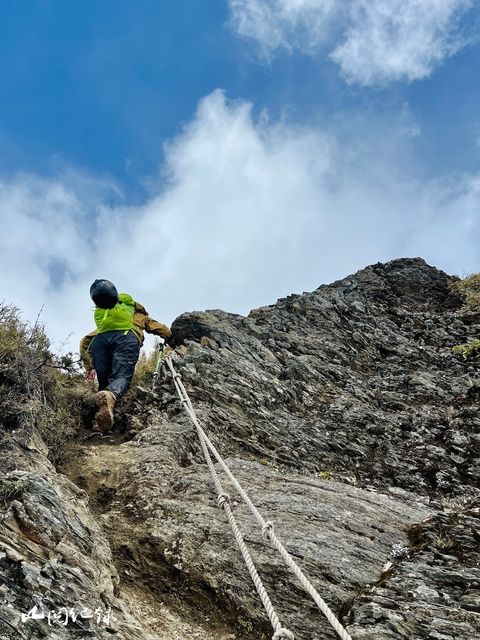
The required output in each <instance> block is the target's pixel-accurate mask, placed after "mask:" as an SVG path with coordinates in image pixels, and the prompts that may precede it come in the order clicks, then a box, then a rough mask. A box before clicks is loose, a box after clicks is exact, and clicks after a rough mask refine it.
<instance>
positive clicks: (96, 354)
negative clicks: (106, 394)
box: [90, 333, 113, 391]
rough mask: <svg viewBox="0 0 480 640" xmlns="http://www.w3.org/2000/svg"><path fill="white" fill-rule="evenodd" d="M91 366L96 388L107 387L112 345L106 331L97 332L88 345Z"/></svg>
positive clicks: (110, 367) (110, 370)
mask: <svg viewBox="0 0 480 640" xmlns="http://www.w3.org/2000/svg"><path fill="white" fill-rule="evenodd" d="M90 353H91V355H92V361H93V366H94V368H95V372H96V374H97V380H98V390H99V391H102V390H103V389H106V388H107V385H108V378H109V376H110V374H111V372H112V359H113V355H112V346H111V344H110V343H109V340H108V335H107V334H106V333H99V334H98V336H95V338H94V339H93V340H92V343H91V345H90Z"/></svg>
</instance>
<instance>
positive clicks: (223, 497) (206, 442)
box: [163, 353, 352, 640]
mask: <svg viewBox="0 0 480 640" xmlns="http://www.w3.org/2000/svg"><path fill="white" fill-rule="evenodd" d="M163 363H164V364H166V366H168V368H169V370H170V373H171V374H172V378H173V383H174V385H175V389H176V391H177V394H178V397H179V398H180V401H181V404H182V406H183V407H184V408H185V411H186V413H187V416H188V418H189V419H190V421H191V422H192V424H193V425H194V427H195V428H196V430H197V434H198V437H199V440H200V444H201V447H202V450H203V454H204V457H205V460H206V462H207V465H208V467H209V469H210V473H211V475H212V478H213V482H214V484H215V487H216V489H217V494H218V504H219V507H220V508H223V510H224V511H225V513H226V515H227V519H228V521H229V523H230V526H231V528H232V530H233V533H234V535H235V539H236V540H237V543H238V546H239V547H240V551H241V553H242V555H243V558H244V560H245V563H246V565H247V568H248V570H249V572H250V575H251V577H252V580H253V582H254V584H255V587H256V589H257V592H258V594H259V596H260V598H261V600H262V603H263V606H264V608H265V610H266V612H267V615H268V617H269V618H270V622H271V623H272V627H273V629H274V632H275V633H274V635H273V637H272V640H280V639H282V638H284V639H286V640H293V638H294V636H293V633H292V632H291V631H289V630H288V629H284V628H282V627H281V625H280V621H279V619H278V616H277V614H276V613H275V610H274V608H273V605H272V603H271V601H270V598H269V596H268V594H267V592H266V590H265V588H264V586H263V583H262V581H261V579H260V577H259V575H258V573H257V571H256V568H255V565H254V564H253V561H252V558H251V556H250V553H249V551H248V548H247V546H246V545H245V542H244V540H243V536H242V534H241V531H240V529H239V527H238V525H237V522H236V520H235V517H234V515H233V512H232V510H231V507H230V498H229V496H228V494H226V493H225V492H224V490H223V487H222V484H221V482H220V478H219V477H218V474H217V471H216V469H215V466H214V464H213V461H212V458H211V454H212V455H213V456H214V458H215V459H216V460H217V461H218V463H219V464H220V466H221V468H222V469H223V471H224V472H225V473H226V474H227V476H228V478H229V479H230V481H231V482H232V484H233V485H234V486H235V488H236V489H237V491H238V493H239V494H240V496H241V497H242V500H243V501H244V502H245V504H246V505H247V507H248V508H249V510H250V512H251V513H252V515H253V516H254V518H255V520H256V521H257V523H258V525H259V526H260V529H261V532H262V536H263V537H264V538H265V539H266V540H268V541H269V542H270V543H271V545H272V547H273V548H274V549H276V550H277V551H278V553H279V554H280V555H281V557H282V558H283V560H284V562H285V564H286V565H287V566H288V567H289V569H290V570H291V571H292V572H293V573H294V574H295V576H296V577H297V579H298V580H299V582H300V584H301V585H302V586H303V588H304V589H305V590H306V591H307V593H308V594H309V595H310V596H311V597H312V599H313V601H314V602H315V604H316V605H317V606H318V608H319V609H320V611H321V612H322V613H323V614H324V616H325V617H326V618H327V620H328V622H329V623H330V624H331V626H332V627H333V629H335V631H336V632H337V634H338V635H339V636H340V638H342V640H352V637H351V636H350V635H349V633H348V632H347V631H346V629H345V628H344V627H343V626H342V624H341V623H340V621H339V620H338V618H337V617H336V616H335V614H334V613H333V611H332V610H331V609H330V607H329V606H328V605H327V603H326V602H325V601H324V600H323V599H322V597H321V596H320V594H319V593H318V591H317V590H316V589H315V587H314V586H313V585H312V583H311V582H310V580H309V579H308V578H307V576H306V575H305V574H304V573H303V571H302V570H301V568H300V567H299V566H298V565H297V563H296V562H295V560H294V559H293V558H292V556H291V555H290V553H289V552H288V551H287V549H286V548H285V547H284V546H283V544H282V543H281V541H280V540H279V538H278V537H277V535H276V533H275V530H274V527H273V524H272V523H271V522H267V521H266V520H265V519H264V518H263V516H262V515H261V513H260V512H259V511H258V509H257V508H256V506H255V505H254V504H253V502H252V500H251V499H250V497H249V495H248V494H247V492H246V491H245V489H244V488H243V487H242V485H241V484H240V482H239V481H238V480H237V478H236V477H235V476H234V475H233V473H232V472H231V470H230V468H229V467H228V466H227V464H226V463H225V461H224V460H223V458H222V457H221V455H220V454H219V453H218V451H217V449H216V448H215V445H214V444H213V443H212V442H211V440H210V439H209V437H208V436H207V434H206V433H205V431H204V430H203V428H202V426H201V424H200V422H199V420H198V418H197V416H196V413H195V410H194V408H193V405H192V403H191V401H190V397H189V395H188V393H187V390H186V389H185V386H184V384H183V381H182V377H181V375H180V374H179V373H178V372H177V371H176V369H175V367H174V364H173V355H172V353H169V354H168V355H167V356H166V357H165V358H164V359H163Z"/></svg>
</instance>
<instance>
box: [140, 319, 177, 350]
mask: <svg viewBox="0 0 480 640" xmlns="http://www.w3.org/2000/svg"><path fill="white" fill-rule="evenodd" d="M145 331H146V332H147V333H153V334H154V335H156V336H160V337H162V338H163V339H164V340H165V342H166V343H167V344H168V345H170V346H174V338H173V334H172V332H171V331H170V329H169V328H168V327H167V325H166V324H162V323H161V322H157V321H156V320H154V319H153V318H150V316H146V318H145Z"/></svg>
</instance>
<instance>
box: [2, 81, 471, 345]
mask: <svg viewBox="0 0 480 640" xmlns="http://www.w3.org/2000/svg"><path fill="white" fill-rule="evenodd" d="M407 124H408V123H407ZM365 130H367V131H369V136H368V137H366V136H365V134H364V131H365ZM360 131H361V135H359V137H358V139H356V138H355V135H356V134H354V133H352V132H345V131H344V132H343V133H342V134H341V135H340V134H337V132H336V131H325V130H319V129H311V128H298V127H293V126H291V125H289V124H288V123H286V122H269V120H268V117H267V116H265V115H263V116H262V117H260V118H259V119H258V120H255V119H254V118H253V116H252V108H251V105H250V104H248V103H245V102H233V103H232V102H228V101H227V100H226V99H225V96H224V94H223V93H222V92H220V91H216V92H214V93H213V94H211V95H210V96H207V97H206V98H205V99H203V100H202V101H201V102H200V104H199V108H198V112H197V114H196V116H195V117H194V118H193V120H192V122H191V123H190V124H189V125H188V126H187V127H186V129H185V130H184V131H183V133H182V134H181V135H180V136H178V137H177V138H176V139H175V140H173V141H172V142H171V143H170V144H169V145H168V146H167V147H166V150H165V164H164V167H163V170H162V174H161V175H160V176H159V177H158V194H157V195H154V196H152V197H151V198H150V199H149V200H148V201H147V202H145V204H144V205H142V206H135V207H125V206H123V207H112V206H106V205H105V204H103V205H101V204H100V206H95V202H100V203H102V201H105V200H106V195H105V189H107V190H108V189H109V188H110V186H109V185H104V184H103V183H101V182H100V183H97V182H96V181H94V180H87V179H81V180H80V179H78V178H77V179H74V178H72V177H70V178H65V177H64V178H58V179H57V180H51V181H48V180H40V179H39V178H35V177H32V176H25V175H22V176H17V177H15V178H14V179H11V180H6V179H3V182H0V220H1V225H2V234H1V236H0V292H1V293H0V298H4V299H5V300H8V301H10V302H13V303H16V304H17V305H19V306H20V307H21V308H22V309H23V310H24V312H25V315H26V316H27V317H29V318H31V319H34V318H35V316H36V313H37V312H38V310H39V308H40V306H41V305H42V304H43V303H45V305H46V306H45V311H44V315H43V317H44V318H45V321H46V324H47V329H48V333H49V334H50V335H51V336H52V338H53V339H54V340H55V342H57V343H59V342H61V340H62V339H63V338H65V337H66V336H67V335H68V334H69V333H70V332H73V333H74V336H73V348H75V347H76V344H77V342H78V339H79V338H80V337H81V335H82V334H83V333H84V332H86V331H88V330H89V329H90V328H91V322H92V321H91V315H90V314H91V311H90V307H91V302H90V300H89V296H88V289H89V285H90V283H91V282H92V280H93V279H95V278H96V277H106V278H110V279H112V280H113V281H114V282H116V283H117V284H118V286H119V288H120V289H121V290H124V291H128V292H130V293H131V294H132V295H133V296H134V297H135V298H136V299H138V300H140V301H142V302H143V303H144V304H145V305H146V306H147V308H148V309H149V310H150V312H151V314H152V315H153V316H154V317H156V318H157V319H159V320H162V321H164V322H171V321H172V320H173V319H174V317H175V316H176V315H178V314H179V313H182V312H183V311H187V310H193V309H205V308H216V307H219V308H223V309H226V310H229V311H234V312H240V313H247V312H248V310H249V309H250V308H253V307H256V306H259V305H263V304H269V303H271V302H274V301H275V299H276V298H277V297H279V296H283V295H287V294H289V293H291V292H294V291H296V292H298V291H300V292H301V291H303V290H310V289H313V288H315V287H317V286H319V285H320V284H321V283H323V282H328V281H330V280H333V279H336V278H338V277H341V276H344V275H347V274H348V273H350V272H352V271H354V270H356V269H358V268H361V267H364V266H366V265H367V264H370V263H372V262H376V261H378V260H389V259H392V258H394V257H399V256H405V255H422V256H423V257H425V258H426V259H427V260H428V261H429V262H431V263H433V264H436V265H437V266H440V267H441V268H444V269H446V270H447V271H450V272H459V273H462V272H463V271H474V270H476V269H477V268H478V258H479V250H478V247H479V246H480V244H479V237H478V236H479V224H480V223H479V220H480V216H479V215H478V214H479V211H478V204H477V203H478V201H479V199H478V195H479V192H480V176H459V177H457V178H453V177H452V178H451V179H450V180H438V181H430V182H428V183H421V182H419V181H418V180H416V179H415V178H414V177H413V176H414V174H415V167H414V166H411V163H410V161H409V158H408V145H409V144H410V141H411V140H412V137H411V135H410V134H409V133H408V131H409V127H408V126H405V122H398V123H396V124H392V125H391V127H390V130H389V136H388V140H389V144H390V147H389V146H388V145H385V138H386V136H385V135H384V132H383V131H381V130H380V129H378V137H377V135H376V134H375V127H374V126H372V125H371V123H370V126H368V127H365V126H363V127H360ZM402 145H403V147H404V153H405V158H404V161H402V160H400V159H399V158H400V157H401V153H400V154H399V149H401V148H402ZM393 150H395V151H393ZM408 166H410V167H411V168H410V169H408V168H407V167H408ZM59 276H62V277H59Z"/></svg>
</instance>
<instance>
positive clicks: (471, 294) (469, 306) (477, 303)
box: [450, 273, 480, 311]
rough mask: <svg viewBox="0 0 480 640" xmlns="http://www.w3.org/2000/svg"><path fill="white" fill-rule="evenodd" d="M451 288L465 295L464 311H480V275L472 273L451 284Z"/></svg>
mask: <svg viewBox="0 0 480 640" xmlns="http://www.w3.org/2000/svg"><path fill="white" fill-rule="evenodd" d="M450 288H451V289H452V290H453V291H455V292H457V293H460V294H462V295H463V297H464V304H463V310H464V311H480V273H472V274H470V275H468V276H466V277H465V278H463V279H462V280H456V281H455V282H452V283H451V284H450Z"/></svg>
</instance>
